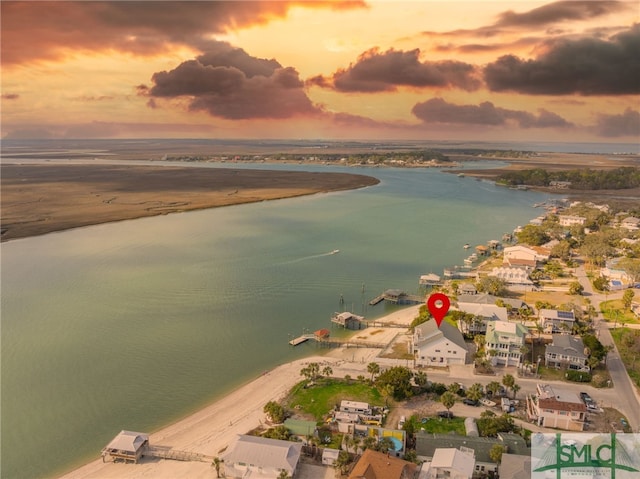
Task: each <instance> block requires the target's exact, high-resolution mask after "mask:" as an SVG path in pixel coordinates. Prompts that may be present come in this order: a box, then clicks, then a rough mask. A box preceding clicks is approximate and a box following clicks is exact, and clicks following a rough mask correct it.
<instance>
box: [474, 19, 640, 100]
mask: <svg viewBox="0 0 640 479" xmlns="http://www.w3.org/2000/svg"><path fill="white" fill-rule="evenodd" d="M638 51H640V25H634V26H633V27H632V28H630V29H629V30H627V31H625V32H622V33H619V34H617V35H615V36H613V37H611V39H610V40H608V41H607V40H599V39H595V38H584V39H579V40H562V41H557V42H552V43H550V45H549V47H548V51H546V52H545V53H543V54H541V55H540V56H538V57H537V58H536V59H534V60H523V59H520V58H518V57H516V56H514V55H505V56H502V57H500V58H499V59H498V60H497V61H495V62H493V63H490V64H488V65H487V66H486V67H485V69H484V78H485V81H486V83H487V85H488V87H489V89H490V90H492V91H515V92H520V93H528V94H532V95H567V94H580V95H629V94H637V93H640V82H639V81H638V78H640V56H638Z"/></svg>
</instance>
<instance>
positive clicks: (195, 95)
mask: <svg viewBox="0 0 640 479" xmlns="http://www.w3.org/2000/svg"><path fill="white" fill-rule="evenodd" d="M211 47H212V50H210V51H208V52H206V53H204V54H202V55H200V56H198V57H197V58H196V59H194V60H189V61H186V62H183V63H181V64H180V65H178V66H177V67H176V68H175V69H173V70H171V71H162V72H158V73H155V74H154V75H153V77H152V82H153V83H154V85H153V86H152V87H151V88H149V89H147V88H146V87H145V86H144V85H141V86H138V87H137V88H138V92H139V93H141V94H144V93H146V94H147V95H149V96H151V97H153V98H174V97H183V96H184V97H189V98H190V99H191V100H190V105H189V108H190V109H191V110H203V111H206V112H207V113H209V114H210V115H212V116H216V117H220V118H226V119H232V120H241V119H249V118H289V117H292V116H296V115H301V114H304V115H314V114H318V113H320V110H319V109H318V108H317V107H315V106H314V105H313V104H312V102H311V100H310V99H309V97H308V96H307V94H306V93H305V91H304V89H303V87H304V84H303V82H302V81H301V80H300V78H299V75H298V72H297V71H296V70H295V69H294V68H291V67H286V68H285V67H283V66H282V65H280V63H278V62H277V61H275V60H267V59H262V58H256V57H252V56H250V55H249V54H247V53H246V52H245V51H244V50H242V49H240V48H234V47H232V46H231V45H229V44H228V43H225V42H215V43H211ZM154 106H157V105H154Z"/></svg>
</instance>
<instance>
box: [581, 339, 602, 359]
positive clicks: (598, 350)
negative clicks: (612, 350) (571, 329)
mask: <svg viewBox="0 0 640 479" xmlns="http://www.w3.org/2000/svg"><path fill="white" fill-rule="evenodd" d="M582 342H583V344H584V345H585V347H586V348H589V351H590V353H591V356H593V357H594V358H596V359H597V360H598V361H602V360H603V359H604V358H605V356H606V355H607V350H606V348H605V347H604V346H603V345H602V343H601V342H600V340H599V339H598V338H596V337H595V336H594V335H593V334H585V335H584V336H582Z"/></svg>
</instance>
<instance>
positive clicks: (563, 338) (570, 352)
mask: <svg viewBox="0 0 640 479" xmlns="http://www.w3.org/2000/svg"><path fill="white" fill-rule="evenodd" d="M586 353H587V352H586V351H585V347H584V343H583V342H582V339H581V338H580V337H577V336H570V335H568V334H556V335H554V336H553V342H552V343H551V344H547V346H546V348H545V353H544V364H545V366H547V367H552V368H557V369H573V370H576V371H584V372H589V370H590V368H589V365H588V360H589V356H588V354H586Z"/></svg>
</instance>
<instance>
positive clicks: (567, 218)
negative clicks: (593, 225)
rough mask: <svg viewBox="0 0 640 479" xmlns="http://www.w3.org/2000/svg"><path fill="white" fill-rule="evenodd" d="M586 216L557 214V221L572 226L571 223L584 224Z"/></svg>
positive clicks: (561, 224) (562, 224)
mask: <svg viewBox="0 0 640 479" xmlns="http://www.w3.org/2000/svg"><path fill="white" fill-rule="evenodd" d="M585 221H587V218H585V217H584V216H574V215H559V216H558V223H560V226H573V225H580V226H582V225H584V223H585Z"/></svg>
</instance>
